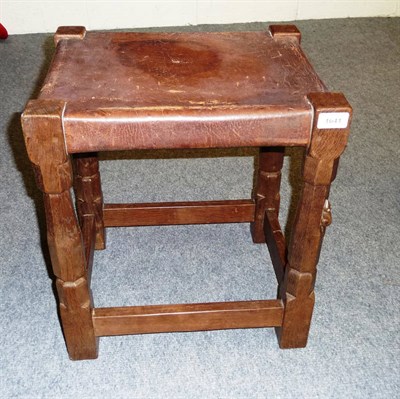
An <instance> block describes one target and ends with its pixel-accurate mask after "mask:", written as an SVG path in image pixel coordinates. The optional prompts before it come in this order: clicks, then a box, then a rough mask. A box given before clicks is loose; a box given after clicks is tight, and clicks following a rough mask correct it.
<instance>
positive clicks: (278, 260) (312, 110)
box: [22, 25, 352, 360]
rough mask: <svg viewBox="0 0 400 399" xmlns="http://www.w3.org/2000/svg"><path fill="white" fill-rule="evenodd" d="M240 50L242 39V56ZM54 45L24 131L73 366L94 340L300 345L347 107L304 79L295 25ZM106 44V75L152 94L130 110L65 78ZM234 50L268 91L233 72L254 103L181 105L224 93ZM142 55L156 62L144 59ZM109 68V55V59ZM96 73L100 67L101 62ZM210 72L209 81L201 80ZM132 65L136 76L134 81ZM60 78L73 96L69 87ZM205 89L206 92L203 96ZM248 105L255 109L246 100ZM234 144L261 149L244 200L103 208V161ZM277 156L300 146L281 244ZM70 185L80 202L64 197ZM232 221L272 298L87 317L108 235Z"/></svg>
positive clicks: (75, 31) (59, 37)
mask: <svg viewBox="0 0 400 399" xmlns="http://www.w3.org/2000/svg"><path fill="white" fill-rule="evenodd" d="M135 35H136V36H135ZM146 35H147V36H146ZM157 35H158V36H157ZM196 35H197V36H196ZM160 38H161V39H162V40H160ZM157 40H158V42H157V43H158V44H155V43H156V41H157ZM246 40H249V41H250V42H251V43H249V46H247V45H246V43H245V41H246ZM260 41H261V42H262V45H263V46H265V57H266V58H265V60H264V59H263V60H261V61H259V59H261V58H260V57H261V56H263V55H262V54H261V53H259V55H257V57H259V58H257V57H256V56H254V59H250V62H251V63H249V60H248V56H249V54H250V53H248V51H250V50H249V49H248V47H251V46H252V45H257V43H258V42H260ZM253 42H254V43H253ZM55 43H56V46H57V48H56V54H55V57H54V59H53V63H52V66H51V68H50V72H49V74H48V76H47V78H46V81H45V83H44V85H43V88H42V91H41V94H40V95H39V98H38V99H35V100H31V101H30V102H29V103H28V104H27V106H26V109H25V111H24V113H23V115H22V125H23V133H24V138H25V143H26V148H27V151H28V155H29V158H30V161H31V163H32V166H33V170H34V173H35V178H36V182H37V186H38V187H39V189H40V190H41V191H42V192H43V197H44V205H45V212H46V221H47V241H48V246H49V249H50V255H51V263H52V268H53V271H54V275H55V277H56V286H57V292H58V298H59V308H60V314H61V322H62V328H63V332H64V337H65V341H66V345H67V348H68V353H69V356H70V358H71V359H74V360H78V359H94V358H96V357H97V356H98V338H99V337H101V336H111V335H122V334H141V333H161V332H173V331H196V330H215V329H229V328H255V327H275V328H276V331H277V335H278V339H279V345H280V347H281V348H299V347H304V346H305V345H306V343H307V337H308V332H309V328H310V323H311V317H312V312H313V307H314V301H315V298H314V284H315V276H316V268H317V263H318V259H319V254H320V249H321V244H322V240H323V237H324V233H325V228H326V226H328V225H329V224H330V222H331V209H330V204H329V201H328V196H329V190H330V186H331V183H332V181H333V180H334V178H335V176H336V170H337V165H338V161H339V157H340V155H341V154H342V152H343V150H344V149H345V147H346V143H347V139H348V134H349V126H350V119H351V114H352V109H351V106H350V105H349V103H348V102H347V100H346V98H345V97H344V95H343V94H341V93H332V92H329V91H328V90H327V89H326V87H325V86H324V85H323V83H322V82H321V81H320V80H319V78H318V76H317V75H316V74H315V72H313V69H312V67H311V65H310V64H309V62H308V60H307V59H306V57H305V56H304V54H303V53H302V50H301V47H300V32H299V31H298V30H297V28H296V27H295V26H293V25H272V26H270V27H269V30H268V31H267V32H258V33H254V32H253V33H241V32H236V33H229V34H227V33H224V34H223V33H219V34H218V33H213V34H212V33H209V34H208V33H197V34H191V33H186V34H175V35H174V34H173V35H170V36H168V34H165V33H164V34H163V33H159V34H133V33H131V34H129V33H121V34H111V33H98V34H96V33H89V32H86V30H85V29H84V28H82V27H61V28H59V29H58V31H57V33H56V35H55ZM102 43H103V44H102ZM104 43H105V44H104ZM204 43H205V44H204ZM252 43H253V44H252ZM102 45H104V49H103V50H102V51H104V54H109V53H107V51H113V53H112V54H114V55H115V54H116V57H115V58H116V59H118V60H117V61H118V62H119V64H117V61H115V62H116V64H115V65H118V68H120V69H118V68H117V67H116V68H117V69H116V70H115V76H116V78H119V77H121V79H122V77H124V76H125V75H124V74H127V73H128V72H127V71H130V72H129V73H132V74H134V76H135V77H136V79H138V82H141V84H143V82H145V84H147V85H148V86H147V91H146V92H143V93H144V94H143V96H146V95H147V96H148V97H146V101H147V102H146V101H144V100H143V103H135V102H134V100H132V99H131V98H130V97H129V98H128V99H125V98H122V97H123V96H122V94H118V95H119V97H118V98H112V99H110V98H106V99H104V98H101V99H97V97H96V95H97V94H99V93H100V91H101V90H106V89H105V88H104V87H105V86H106V83H107V82H108V81H107V80H106V78H104V80H103V81H102V80H101V77H100V78H99V77H98V75H96V74H95V73H94V72H93V71H91V72H90V73H91V74H90V75H88V76H89V77H86V78H85V79H86V80H83V78H82V80H81V81H79V84H76V85H75V86H74V85H73V84H72V82H71V79H72V78H71V76H72V77H73V76H76V71H77V69H74V68H82V71H85V68H86V67H87V65H89V64H90V63H91V62H93V63H95V62H97V61H96V57H97V52H96V51H97V50H96V49H97V48H100V47H101V46H102ZM233 45H235V46H237V48H238V53H240V52H242V53H243V54H245V55H246V57H244V56H243V57H242V58H240V59H239V58H238V60H236V61H235V62H237V63H238V64H237V65H238V67H237V70H239V69H240V67H241V66H243V65H244V66H246V68H247V69H248V70H250V71H252V72H253V74H254V76H260V77H261V76H263V79H261V78H260V79H259V81H260V82H264V83H262V84H265V85H266V86H265V87H264V88H262V89H263V93H261V94H260V92H259V91H258V88H257V85H252V84H250V83H249V82H250V79H251V78H252V76H250V78H249V76H244V75H243V73H244V74H245V72H243V71H239V72H237V70H235V71H236V72H232V74H233V75H234V74H235V73H236V74H239V73H241V74H242V75H243V76H242V75H240V78H241V79H242V80H240V81H239V80H238V81H237V83H236V86H239V84H240V85H242V86H243V87H245V88H244V89H243V90H244V92H246V93H245V94H246V95H248V96H250V94H251V95H253V97H252V99H251V100H246V98H248V97H246V98H244V97H243V98H242V97H240V98H239V99H238V100H237V101H236V100H235V101H236V102H235V101H234V100H231V101H226V102H225V103H222V104H217V103H218V102H221V101H222V100H221V98H220V97H218V98H217V100H213V101H210V102H207V101H203V100H202V98H200V100H199V99H197V98H196V97H195V96H194V98H195V99H194V100H193V101H192V100H190V101H189V100H187V98H186V97H184V96H186V95H189V94H190V95H194V94H193V93H194V92H193V93H189V94H187V90H188V87H189V89H190V88H191V87H198V85H207V84H209V83H208V82H211V83H212V82H214V83H215V82H217V83H218V84H220V87H221V92H223V91H224V90H225V89H226V87H228V86H227V85H228V84H229V77H228V78H221V73H220V70H221V69H222V67H223V65H228V64H229V65H231V64H230V63H231V60H232V58H230V57H235V56H236V54H232V52H230V51H224V49H225V48H228V49H229V48H231V47H230V46H233ZM146 46H147V47H146ZM157 46H161V47H157ZM207 46H208V47H207ZM213 46H215V48H214V47H213ZM260 46H261V44H260ZM110 49H111V50H110ZM122 50H123V51H122ZM126 51H131V52H132V54H133V56H132V58H131V59H128V58H127V56H126ZM74 52H75V53H74ZM146 52H147V53H148V54H147V53H146ZM168 52H169V53H168ZM139 53H140V55H141V56H142V55H143V54H144V53H146V55H147V58H146V55H145V56H144V57H143V58H141V61H140V60H139V58H138V57H137V59H138V61H137V64H133V62H134V60H136V58H135V57H136V55H137V54H139ZM167 53H168V55H171V54H172V55H171V56H170V59H167V60H166V61H165V60H164V61H160V60H161V58H157V57H159V54H163V59H165V54H167ZM69 54H71V55H70V58H68V59H72V61H66V60H67V58H65V57H68V56H69ZM99 54H100V53H99ZM110 54H111V53H110ZM124 54H125V55H124ZM260 54H261V55H260ZM75 55H76V58H74V56H75ZM78 55H79V57H78ZM100 55H101V54H100ZM100 55H99V56H100ZM239 55H240V54H239ZM239 55H238V57H239ZM200 56H201V57H208V61H207V62H205V64H204V65H202V64H201V62H200V61H199V58H200ZM63 57H64V58H63ZM151 57H153V58H152V59H153V61H148V59H149V58H151ZM174 57H175V58H174ZM179 57H180V58H179ZM185 57H186V58H185ZM196 57H197V58H196ZM285 57H287V58H285ZM256 58H257V59H256ZM196 59H197V63H194V61H193V60H196ZM92 60H94V61H92ZM113 60H114V58H112V57H111V58H110V61H109V62H110V63H112V62H114V61H113ZM146 60H147V61H146ZM154 60H155V61H154ZM182 60H184V61H185V63H186V64H188V63H192V64H193V65H192V67H191V69H179V71H183V72H182V74H181V77H180V76H179V75H178V77H176V71H177V70H178V69H176V68H178V65H177V64H179V63H181V64H182V66H179V68H185V67H184V66H183V64H184V62H183V61H182ZM139 62H142V64H140V65H139ZM150 62H153V64H149V63H150ZM156 62H157V63H159V64H160V65H161V64H162V62H165V64H162V65H163V66H162V68H161V66H160V67H159V68H158V67H157V65H154V63H156ZM232 62H233V61H232ZM257 62H260V63H264V64H262V65H264V66H265V65H270V64H271V67H270V68H271V69H269V70H268V71H267V72H268V73H270V75H268V74H267V72H265V73H264V72H262V70H261V69H260V68H258V66H257ZM143 63H147V64H143ZM78 64H79V65H78ZM76 65H78V66H76ZM112 65H114V64H112ZM139 67H140V68H142V69H140V68H139ZM99 68H100V70H101V66H100V65H99ZM157 68H158V69H157ZM163 68H164V69H163ZM196 68H197V69H196ZM212 68H215V69H216V70H218V71H219V72H218V73H216V74H215V75H212V76H211V75H210V74H211V72H210V71H211V70H212ZM243 68H244V67H243ZM252 68H253V69H252ZM257 68H258V69H257ZM268 68H269V66H268ZM274 68H275V69H274ZM285 68H286V69H285ZM139 69H140V70H141V71H142V72H140V73H139V72H138V71H139ZM74 71H75V72H74ZM101 71H103V70H101ZM132 71H133V72H132ZM143 71H144V72H143ZM171 71H172V72H171ZM260 71H261V72H260ZM282 71H283V72H282ZM288 71H289V72H290V73H289V72H288ZM281 72H282V73H281ZM74 73H75V75H74ZM82 73H83V74H84V73H85V72H82ZM102 73H104V74H106V72H102ZM68 74H70V75H68ZM99 74H100V72H99ZM118 74H120V75H118ZM135 74H136V75H135ZM257 74H259V75H257ZM148 75H150V77H151V79H153V78H154V76H155V77H156V78H157V79H164V80H162V81H161V84H160V81H159V84H158V87H157V84H155V86H154V90H164V89H163V88H162V86H163V85H164V86H168V87H167V89H168V90H164V91H162V92H161V91H160V93H162V95H163V96H165V98H166V99H167V100H166V101H165V104H164V105H163V104H159V103H157V101H159V100H158V99H157V97H156V96H154V97H153V100H152V101H154V106H153V105H152V104H151V103H149V102H150V100H151V99H152V98H150V97H149V96H150V94H146V93H149V92H150V91H149V90H150V89H149V85H150V83H149V82H153V80H154V79H153V80H146V79H150V78H148ZM266 75H267V78H266V77H265V76H266ZM64 76H66V77H65V81H63V79H64ZM99 76H100V75H99ZM104 76H105V75H104ZM107 76H108V75H107ZM234 76H236V75H234ZM237 76H239V75H237ZM269 76H272V77H273V76H279V77H281V76H283V78H282V80H277V82H273V78H272V77H271V79H270V80H268V77H269ZM288 76H289V77H288ZM76 79H79V78H78V77H76ZM90 79H93V81H94V80H95V79H100V80H99V82H100V83H99V84H98V87H100V86H101V84H103V86H102V88H99V89H97V90H98V91H99V92H96V91H94V92H93V96H92V97H90V94H91V92H90V90H91V88H90V87H88V88H87V87H86V86H85V84H86V82H90ZM141 79H142V80H141ZM174 79H175V80H174ZM176 79H181V80H178V81H177V80H176ZM213 79H214V80H213ZM221 79H222V80H221ZM223 79H225V80H223ZM235 79H236V77H235ZM277 79H278V78H277ZM279 79H280V78H279ZM266 81H267V82H266ZM68 82H71V87H72V86H74V87H72V88H68ZM96 82H97V81H96ZM188 82H189V83H188ZM199 82H200V83H199ZM221 82H222V83H221ZM265 82H266V83H265ZM214 83H213V84H214ZM260 84H261V83H260ZM180 85H181V86H182V85H186V86H185V89H184V90H183V89H182V90H181V94H179V93H178V92H179V90H178V89H179V88H180V87H181V86H180ZM196 85H197V86H196ZM224 85H225V86H224ZM267 85H268V86H267ZM234 86H235V82H233V86H232V87H234ZM272 86H273V87H272ZM96 87H97V86H96ZM121 87H122V85H121ZM160 87H161V88H160ZM171 87H172V89H171ZM174 87H176V88H177V89H174ZM182 87H183V86H182ZM202 87H203V86H202ZM207 87H208V86H207ZM218 87H219V86H218ZM218 87H217V88H218ZM229 87H231V86H229ZM151 89H152V90H153V86H151ZM85 90H86V91H85ZM93 90H94V89H93ZM107 90H109V89H107ZM185 90H186V91H185ZM226 90H228V89H226ZM229 90H231V92H235V93H239V94H234V95H235V96H241V95H242V94H243V91H240V92H239V91H234V90H233V89H231V88H229ZM246 90H247V91H246ZM251 90H253V91H254V93H256V94H254V93H253V91H251ZM302 90H303V91H304V93H303V94H302V92H301V91H302ZM210 92H211V91H209V90H208V89H207V90H205V89H204V93H210ZM299 92H300V94H298V93H299ZM121 93H122V89H121ZM224 93H225V92H224ZM227 93H228V92H227ZM249 93H250V94H249ZM265 93H267V94H265ZM268 93H272V94H268ZM178 94H179V95H180V96H181V97H178V98H179V99H180V100H179V101H181V103H179V104H178V105H179V106H178V105H177V106H175V105H174V104H172V105H171V101H172V100H170V99H171V98H172V97H173V96H176V95H178ZM128 95H129V94H128ZM207 95H208V94H207ZM213 95H214V94H213ZM224 95H225V94H224ZM74 96H75V97H74ZM79 96H81V97H82V98H80V97H79ZM232 96H233V94H232ZM263 96H264V97H263ZM268 96H269V97H268ZM95 97H96V98H95ZM99 97H101V96H100V94H99ZM138 98H139V97H138ZM173 98H174V99H175V98H176V97H173ZM188 98H189V97H188ZM190 98H192V97H190ZM254 98H256V99H257V101H258V103H256V104H254ZM124 101H125V102H124ZM135 101H139V100H135ZM174 101H175V100H174ZM246 101H247V103H246ZM222 102H223V101H222ZM182 103H183V104H184V105H182ZM193 104H194V105H193ZM171 132H173V134H172V133H171ZM232 132H234V133H235V134H232ZM237 132H243V133H241V134H237ZM243 146H253V147H258V148H259V162H258V171H257V172H256V173H257V182H256V186H255V188H254V194H253V198H251V199H245V200H230V201H206V202H172V203H171V202H170V203H142V204H104V203H103V196H102V191H101V183H100V174H99V165H98V157H97V152H99V151H112V150H133V149H157V148H193V149H195V148H218V147H219V148H221V147H243ZM286 146H300V147H303V148H304V149H305V158H304V164H303V167H302V179H303V185H302V189H301V195H300V199H299V202H298V206H297V212H296V217H295V220H294V224H293V227H292V232H291V238H290V240H289V243H288V245H287V244H286V242H285V237H284V234H283V232H282V229H281V227H280V224H279V220H278V215H279V202H280V201H279V200H280V197H279V190H280V181H281V168H282V164H283V156H284V148H285V147H286ZM72 188H73V189H74V190H75V198H76V204H74V202H73V199H72V196H71V189H72ZM75 205H76V206H75ZM242 222H247V223H250V226H251V234H252V238H253V241H254V242H255V243H266V244H267V245H268V249H269V252H270V255H271V259H272V263H273V267H274V270H275V274H276V278H277V281H278V287H279V290H278V291H279V293H278V297H277V298H276V299H272V300H254V301H238V302H218V303H200V304H175V305H151V306H132V307H110V308H96V307H94V304H93V300H92V296H91V291H90V278H91V270H92V263H93V252H94V250H95V249H104V248H105V246H106V239H105V229H106V228H109V227H116V226H143V225H146V226H149V225H170V224H172V225H173V224H197V223H242Z"/></svg>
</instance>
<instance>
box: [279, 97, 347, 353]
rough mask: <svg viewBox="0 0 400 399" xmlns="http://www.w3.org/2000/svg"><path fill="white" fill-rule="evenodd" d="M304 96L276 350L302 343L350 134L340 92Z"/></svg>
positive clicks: (312, 304)
mask: <svg viewBox="0 0 400 399" xmlns="http://www.w3.org/2000/svg"><path fill="white" fill-rule="evenodd" d="M309 100H310V102H311V104H312V105H313V107H314V112H315V115H314V125H313V129H312V136H311V144H310V147H309V148H308V150H307V154H306V157H305V162H304V166H303V180H304V183H303V188H302V193H301V197H300V200H299V204H298V208H297V213H296V218H295V221H294V226H293V228H292V236H291V240H290V243H289V246H288V264H287V266H286V269H285V277H284V281H283V283H282V285H281V287H280V293H279V296H280V298H281V299H282V300H283V301H284V306H285V311H284V317H283V324H282V327H279V328H278V329H277V333H278V338H279V344H280V347H281V348H299V347H304V346H306V344H307V338H308V332H309V328H310V323H311V317H312V313H313V307H314V297H315V295H314V284H315V277H316V271H317V263H318V260H319V254H320V249H321V244H322V239H323V236H324V233H325V227H326V226H327V225H328V224H329V223H330V206H329V202H328V201H327V198H328V195H329V189H330V184H331V182H332V180H333V179H334V177H335V175H336V168H337V164H338V159H339V156H340V155H341V153H342V152H343V150H344V148H345V146H346V143H347V138H348V134H349V125H350V116H351V107H350V105H349V104H348V102H347V101H346V99H345V97H344V96H343V95H342V94H340V93H315V94H314V93H313V94H310V95H309Z"/></svg>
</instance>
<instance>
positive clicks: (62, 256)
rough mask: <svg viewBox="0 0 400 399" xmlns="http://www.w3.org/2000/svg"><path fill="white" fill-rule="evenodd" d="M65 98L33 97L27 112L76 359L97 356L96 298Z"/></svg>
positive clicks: (68, 334)
mask: <svg viewBox="0 0 400 399" xmlns="http://www.w3.org/2000/svg"><path fill="white" fill-rule="evenodd" d="M64 106H65V104H64V103H63V102H60V101H44V100H34V101H31V102H30V103H29V104H28V105H27V107H26V109H25V112H24V114H23V116H22V126H23V132H24V137H25V143H26V147H27V151H28V155H29V158H30V160H31V162H32V166H33V169H34V172H35V176H36V182H37V185H38V187H39V189H40V190H41V191H42V192H43V196H44V204H45V212H46V222H47V241H48V245H49V250H50V256H51V262H52V267H53V271H54V274H55V276H56V284H57V292H58V295H59V301H60V314H61V322H62V326H63V332H64V337H65V341H66V344H67V348H68V353H69V356H70V358H71V359H73V360H78V359H93V358H96V357H97V338H96V337H95V334H94V329H93V322H92V308H93V304H92V299H91V295H90V290H89V285H88V281H87V272H86V259H85V251H84V245H83V239H82V233H81V229H80V227H79V224H78V220H77V218H76V216H75V212H74V207H73V202H72V198H71V193H70V189H71V187H72V167H71V162H70V159H69V156H68V154H67V152H66V148H65V140H64V134H63V129H62V120H61V119H62V113H63V110H64Z"/></svg>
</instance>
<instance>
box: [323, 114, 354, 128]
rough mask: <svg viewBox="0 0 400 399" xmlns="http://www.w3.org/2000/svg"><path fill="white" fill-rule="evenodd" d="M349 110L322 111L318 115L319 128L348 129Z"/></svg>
mask: <svg viewBox="0 0 400 399" xmlns="http://www.w3.org/2000/svg"><path fill="white" fill-rule="evenodd" d="M349 117H350V114H349V113H348V112H321V113H320V114H319V116H318V122H317V128H318V129H346V127H347V125H348V123H349Z"/></svg>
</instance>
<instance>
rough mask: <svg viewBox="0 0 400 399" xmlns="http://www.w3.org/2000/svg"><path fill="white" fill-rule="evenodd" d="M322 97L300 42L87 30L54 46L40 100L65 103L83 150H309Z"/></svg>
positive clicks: (266, 36) (71, 140)
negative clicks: (317, 96) (317, 97)
mask: <svg viewBox="0 0 400 399" xmlns="http://www.w3.org/2000/svg"><path fill="white" fill-rule="evenodd" d="M324 90H325V87H324V85H323V83H322V82H321V81H320V79H319V78H318V76H317V75H316V73H315V72H314V70H313V68H312V66H311V65H310V63H309V62H308V61H307V59H306V57H305V55H304V53H303V52H302V50H301V48H300V45H299V41H298V39H297V38H296V37H295V36H285V37H279V38H274V37H272V35H271V34H270V33H269V32H268V31H264V32H219V33H215V32H198V33H105V32H103V33H91V32H88V33H87V34H86V35H85V36H84V37H83V38H82V37H81V38H76V39H74V38H70V37H68V38H65V40H62V37H61V38H58V46H57V49H56V53H55V56H54V60H53V63H52V66H51V69H50V72H49V74H48V76H47V79H46V81H45V84H44V86H43V88H42V91H41V94H40V98H41V99H57V100H64V101H66V102H67V106H66V110H65V114H64V128H65V135H66V141H67V146H68V150H69V151H70V152H79V151H88V150H90V151H92V150H93V151H94V150H103V149H129V148H174V147H175V148H180V147H194V148H198V147H227V146H229V147H232V146H248V145H256V146H259V145H278V144H281V145H306V144H307V142H308V140H309V133H310V126H311V120H312V107H311V106H310V104H309V103H308V101H307V99H306V95H307V94H308V93H310V92H320V91H324Z"/></svg>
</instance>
